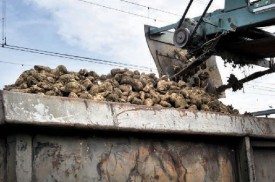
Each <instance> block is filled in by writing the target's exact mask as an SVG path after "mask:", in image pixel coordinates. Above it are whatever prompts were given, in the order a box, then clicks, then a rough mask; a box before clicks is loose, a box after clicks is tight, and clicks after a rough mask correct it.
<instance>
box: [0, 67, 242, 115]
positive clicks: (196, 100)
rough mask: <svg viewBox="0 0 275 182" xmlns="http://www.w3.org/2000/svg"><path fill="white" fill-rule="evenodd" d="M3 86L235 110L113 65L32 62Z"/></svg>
mask: <svg viewBox="0 0 275 182" xmlns="http://www.w3.org/2000/svg"><path fill="white" fill-rule="evenodd" d="M4 90H8V91H13V92H23V93H33V94H40V95H50V96H62V97H70V98H81V99H91V100H95V101H110V102H123V103H131V104H137V105H146V106H150V107H151V106H155V107H167V108H179V109H189V110H192V111H197V110H199V111H200V110H201V111H212V112H220V113H226V114H238V111H237V110H235V109H233V108H232V106H225V105H224V104H223V103H221V102H220V101H219V100H218V98H217V97H216V96H215V95H211V94H209V93H206V92H205V90H204V89H202V88H198V87H192V86H191V85H189V84H188V83H185V82H184V81H179V82H174V81H169V79H167V77H162V78H157V77H156V76H155V75H154V74H145V73H140V72H138V71H130V70H128V69H113V70H111V71H110V74H108V75H98V74H97V73H95V72H94V71H88V70H86V69H81V70H80V71H79V72H70V71H68V70H67V68H66V67H65V66H62V65H61V66H58V67H57V68H55V69H51V68H49V67H46V66H34V69H31V70H27V71H24V72H23V73H22V74H21V75H20V76H19V78H18V79H17V80H16V82H15V84H13V85H8V86H5V88H4Z"/></svg>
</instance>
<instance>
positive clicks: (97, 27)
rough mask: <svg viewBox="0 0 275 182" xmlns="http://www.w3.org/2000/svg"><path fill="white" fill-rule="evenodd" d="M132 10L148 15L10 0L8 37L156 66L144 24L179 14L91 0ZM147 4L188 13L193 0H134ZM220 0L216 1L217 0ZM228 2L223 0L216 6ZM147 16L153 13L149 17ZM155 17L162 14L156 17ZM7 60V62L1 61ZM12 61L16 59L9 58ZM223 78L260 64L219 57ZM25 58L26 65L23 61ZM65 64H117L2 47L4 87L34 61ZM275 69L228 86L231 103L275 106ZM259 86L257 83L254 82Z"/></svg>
mask: <svg viewBox="0 0 275 182" xmlns="http://www.w3.org/2000/svg"><path fill="white" fill-rule="evenodd" d="M86 1H90V2H94V3H98V4H101V5H105V6H108V7H112V8H116V9H119V10H123V11H126V12H131V13H134V14H138V15H142V16H144V17H138V16H134V15H130V14H126V13H122V12H118V11H114V10H110V9H106V8H103V7H98V6H95V5H91V4H88V3H84V2H81V1H79V0H58V1H57V0H9V1H7V11H6V13H7V15H6V16H7V22H6V24H7V26H6V34H7V43H8V44H10V45H17V46H24V47H29V48H35V49H42V50H48V51H54V52H61V53H67V54H74V55H80V56H85V57H92V58H99V59H104V60H109V61H115V62H121V63H127V64H134V65H138V66H146V67H151V68H152V70H153V71H154V70H155V69H156V68H155V65H154V62H153V60H152V58H151V55H150V53H149V50H148V48H147V44H146V41H145V38H144V28H143V26H144V24H149V25H154V26H164V25H167V24H170V23H175V22H177V21H178V20H179V18H180V17H179V16H175V15H171V14H165V13H163V12H158V11H154V10H152V9H149V11H148V9H147V8H144V7H138V6H135V5H131V4H129V3H125V2H123V1H121V0H86ZM129 1H131V2H137V3H139V4H143V5H146V6H150V7H154V8H158V9H161V10H165V11H169V12H172V13H175V14H179V15H180V14H182V13H183V11H184V9H185V6H186V4H187V2H188V1H182V0H151V1H147V0H129ZM206 2H207V1H204V0H196V1H195V4H194V5H193V7H192V8H191V10H192V11H190V13H189V14H188V16H189V17H194V16H198V15H200V14H201V13H202V12H201V11H202V10H203V8H204V7H205V6H206ZM214 2H215V1H214ZM218 8H223V1H222V0H219V1H216V2H215V3H214V5H213V6H212V7H211V11H212V10H214V9H218ZM146 17H147V18H146ZM153 19H156V21H155V20H153ZM1 61H2V62H1ZM3 61H4V62H11V63H16V64H7V63H3ZM218 63H219V68H220V70H221V73H222V78H223V81H224V82H226V80H227V77H228V76H229V75H230V73H232V72H234V73H235V74H236V75H237V77H238V78H242V77H244V76H245V75H248V74H251V73H253V71H255V70H259V68H256V69H255V68H244V69H241V70H237V71H236V70H233V69H232V67H230V66H228V67H226V68H225V67H224V66H223V61H222V60H221V59H220V58H218ZM17 64H22V65H23V66H22V65H17ZM60 64H63V65H65V66H66V67H67V68H68V69H69V70H71V71H78V70H79V69H82V68H86V69H88V70H94V71H96V72H98V73H100V74H106V73H108V72H109V71H110V69H112V68H113V67H112V66H108V65H101V64H95V63H88V62H80V61H75V60H68V59H62V58H56V57H48V56H43V55H35V54H30V53H24V52H19V51H14V50H8V49H3V48H1V49H0V77H1V81H0V89H3V87H4V85H8V84H12V83H14V82H15V81H16V79H17V78H18V76H19V75H20V74H21V73H22V72H23V71H24V70H27V69H30V68H31V67H32V65H46V66H50V67H51V68H55V67H56V66H57V65H60ZM274 80H275V74H273V75H269V76H264V77H262V78H260V79H257V80H256V81H254V82H250V83H249V84H246V85H245V88H244V90H242V91H238V92H235V93H232V92H231V91H228V92H227V93H226V94H227V98H226V99H222V101H223V102H224V103H225V104H232V105H233V106H234V107H235V108H237V109H239V110H240V111H241V112H244V111H250V112H251V111H258V110H265V109H270V108H272V107H275V81H274ZM253 87H254V88H253Z"/></svg>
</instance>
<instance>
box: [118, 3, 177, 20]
mask: <svg viewBox="0 0 275 182" xmlns="http://www.w3.org/2000/svg"><path fill="white" fill-rule="evenodd" d="M120 1H122V2H125V3H128V4H132V5H135V6H140V7H143V8H147V9H148V10H150V9H151V10H155V11H159V12H162V13H166V14H170V15H175V16H179V17H181V15H179V14H176V13H172V12H169V11H165V10H161V9H158V8H154V7H151V6H146V5H143V4H139V3H136V2H131V1H126V0H120Z"/></svg>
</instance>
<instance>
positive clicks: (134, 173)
mask: <svg viewBox="0 0 275 182" xmlns="http://www.w3.org/2000/svg"><path fill="white" fill-rule="evenodd" d="M32 166H33V171H32V180H33V181H67V182H69V181H83V182H85V181H118V182H120V181H175V182H176V181H188V182H208V181H209V182H210V181H211V182H212V181H217V182H219V181H220V182H221V181H222V182H227V181H228V182H232V181H235V178H236V176H235V175H236V172H235V151H234V149H233V148H230V147H229V146H226V145H218V144H206V143H194V142H188V141H185V142H184V141H170V140H143V139H142V140H141V139H138V138H97V137H87V138H75V137H49V136H42V135H40V136H36V137H34V138H33V164H32Z"/></svg>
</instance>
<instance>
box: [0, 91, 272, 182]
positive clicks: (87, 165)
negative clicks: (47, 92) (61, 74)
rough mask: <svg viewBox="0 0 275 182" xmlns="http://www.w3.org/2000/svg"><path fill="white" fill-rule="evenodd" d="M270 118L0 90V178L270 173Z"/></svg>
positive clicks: (237, 177) (251, 176)
mask: <svg viewBox="0 0 275 182" xmlns="http://www.w3.org/2000/svg"><path fill="white" fill-rule="evenodd" d="M274 147H275V120H274V119H269V118H255V117H244V116H231V115H223V114H218V113H211V112H192V111H187V110H180V109H166V108H161V109H160V108H154V107H146V106H137V105H130V104H120V103H109V102H94V101H89V100H82V99H68V98H61V97H48V96H39V95H31V94H23V93H13V92H6V91H2V92H1V93H0V181H11V182H16V181H18V182H19V181H20V182H25V181H26V182H28V181H66V182H67V181H81V182H82V181H84V182H85V181H118V182H120V181H165V182H166V181H182V182H193V181H194V182H200V181H201V182H208V181H209V182H210V181H211V182H212V181H220V182H227V181H228V182H230V181H244V182H246V181H260V182H264V181H268V182H269V181H274V180H275V173H274V171H275V165H274V162H275V148H274Z"/></svg>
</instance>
